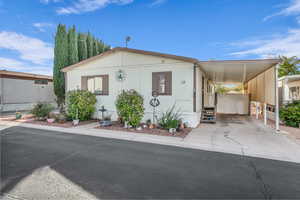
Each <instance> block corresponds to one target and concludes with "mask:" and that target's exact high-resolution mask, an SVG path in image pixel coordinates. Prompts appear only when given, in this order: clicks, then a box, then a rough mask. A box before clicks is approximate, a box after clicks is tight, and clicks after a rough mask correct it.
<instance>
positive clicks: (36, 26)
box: [33, 22, 54, 32]
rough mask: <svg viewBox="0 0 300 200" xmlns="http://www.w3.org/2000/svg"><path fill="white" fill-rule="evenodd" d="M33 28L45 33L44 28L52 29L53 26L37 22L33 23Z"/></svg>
mask: <svg viewBox="0 0 300 200" xmlns="http://www.w3.org/2000/svg"><path fill="white" fill-rule="evenodd" d="M33 26H34V27H35V28H37V29H38V30H39V31H40V32H45V31H46V28H51V27H53V26H54V25H53V24H51V23H45V22H37V23H34V24H33Z"/></svg>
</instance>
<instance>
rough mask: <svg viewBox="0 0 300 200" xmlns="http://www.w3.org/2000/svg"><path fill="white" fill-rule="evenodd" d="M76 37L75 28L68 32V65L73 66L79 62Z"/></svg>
mask: <svg viewBox="0 0 300 200" xmlns="http://www.w3.org/2000/svg"><path fill="white" fill-rule="evenodd" d="M77 40H78V36H77V33H76V29H75V26H73V27H72V28H70V29H69V31H68V59H69V65H72V64H75V63H77V62H78V61H79V59H78V41H77Z"/></svg>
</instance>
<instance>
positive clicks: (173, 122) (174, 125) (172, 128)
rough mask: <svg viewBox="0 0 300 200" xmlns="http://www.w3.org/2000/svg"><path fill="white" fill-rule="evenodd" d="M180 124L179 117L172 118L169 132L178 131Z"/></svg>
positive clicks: (169, 123)
mask: <svg viewBox="0 0 300 200" xmlns="http://www.w3.org/2000/svg"><path fill="white" fill-rule="evenodd" d="M178 125H179V120H177V119H174V120H170V121H169V122H168V125H167V127H168V129H169V133H172V134H174V133H175V132H176V131H177V128H178Z"/></svg>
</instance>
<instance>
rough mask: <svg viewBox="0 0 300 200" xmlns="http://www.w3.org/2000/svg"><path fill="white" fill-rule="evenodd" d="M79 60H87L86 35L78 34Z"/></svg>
mask: <svg viewBox="0 0 300 200" xmlns="http://www.w3.org/2000/svg"><path fill="white" fill-rule="evenodd" d="M78 58H79V61H82V60H85V59H87V44H86V35H85V34H83V33H79V34H78Z"/></svg>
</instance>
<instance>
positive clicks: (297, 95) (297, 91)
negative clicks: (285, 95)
mask: <svg viewBox="0 0 300 200" xmlns="http://www.w3.org/2000/svg"><path fill="white" fill-rule="evenodd" d="M290 99H292V100H298V99H300V87H290Z"/></svg>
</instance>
